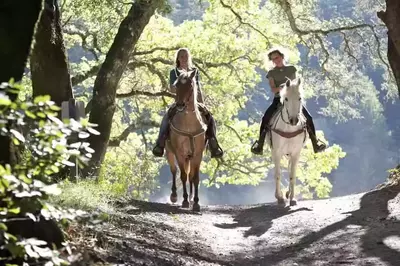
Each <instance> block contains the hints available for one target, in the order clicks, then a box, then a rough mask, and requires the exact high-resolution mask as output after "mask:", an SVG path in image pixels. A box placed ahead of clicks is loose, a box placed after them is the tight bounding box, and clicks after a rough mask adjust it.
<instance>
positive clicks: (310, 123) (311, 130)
mask: <svg viewBox="0 0 400 266" xmlns="http://www.w3.org/2000/svg"><path fill="white" fill-rule="evenodd" d="M306 125H307V131H308V135H309V136H310V140H311V143H312V145H313V149H314V153H318V152H322V151H324V150H325V149H326V144H325V143H321V144H318V141H319V140H318V139H317V135H316V133H315V126H314V122H313V120H312V119H307V121H306Z"/></svg>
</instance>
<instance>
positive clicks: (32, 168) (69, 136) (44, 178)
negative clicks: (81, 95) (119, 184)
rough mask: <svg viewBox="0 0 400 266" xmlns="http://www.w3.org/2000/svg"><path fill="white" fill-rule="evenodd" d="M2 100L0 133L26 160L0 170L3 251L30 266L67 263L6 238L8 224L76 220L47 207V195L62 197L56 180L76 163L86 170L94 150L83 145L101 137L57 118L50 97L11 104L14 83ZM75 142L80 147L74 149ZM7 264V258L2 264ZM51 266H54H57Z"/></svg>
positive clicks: (38, 243)
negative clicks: (40, 262) (44, 262)
mask: <svg viewBox="0 0 400 266" xmlns="http://www.w3.org/2000/svg"><path fill="white" fill-rule="evenodd" d="M1 86H2V89H3V92H2V93H1V94H0V121H1V122H0V127H1V133H2V135H3V136H9V137H10V138H11V139H12V141H13V144H14V145H15V146H22V147H23V148H24V149H25V150H26V151H27V152H26V153H25V154H27V155H28V156H27V157H25V158H24V160H23V161H22V162H21V163H19V164H16V165H13V166H10V165H0V177H1V182H0V192H1V197H2V204H1V207H0V210H1V213H0V219H1V223H0V227H1V238H2V239H4V242H3V243H2V244H3V246H2V248H3V249H5V250H8V251H9V252H10V253H11V254H12V256H13V257H21V258H24V260H27V261H32V260H38V259H45V260H48V261H51V262H52V263H53V264H54V265H60V264H61V263H64V262H65V261H63V260H62V259H60V258H59V253H58V251H53V250H51V249H49V248H47V247H46V245H47V244H48V243H46V242H45V241H42V240H41V239H32V238H29V239H23V238H17V237H16V236H13V235H12V234H11V233H10V232H7V224H8V223H12V222H13V221H15V220H21V219H22V220H24V219H25V220H29V219H31V220H33V221H34V222H40V219H54V220H56V221H63V222H66V219H75V218H77V217H78V216H79V215H80V214H83V213H80V212H75V211H64V210H62V209H59V208H56V207H54V206H51V205H50V204H48V203H47V200H48V197H49V195H57V194H59V193H60V192H61V191H60V189H59V188H58V187H57V184H56V183H55V180H54V177H55V175H57V174H58V173H59V172H60V170H61V169H62V168H63V167H65V166H71V165H74V164H73V163H72V162H71V161H72V160H74V161H75V160H76V161H77V162H78V163H79V165H83V164H84V163H85V162H86V161H87V159H88V158H90V156H91V153H92V152H93V150H92V149H91V148H90V147H89V146H88V144H87V143H85V142H82V141H81V140H79V139H85V138H87V137H88V135H89V134H90V133H94V134H97V133H98V132H97V131H95V130H94V129H93V128H91V125H89V124H88V123H82V124H80V123H78V122H76V121H73V120H70V121H69V123H67V124H64V123H63V122H62V121H60V120H59V119H58V118H57V111H59V110H60V108H59V107H57V106H56V105H55V104H54V102H52V101H50V98H49V97H48V96H40V97H36V98H35V99H34V101H33V102H29V101H21V100H19V99H17V100H16V101H14V102H12V101H11V100H10V99H9V98H8V96H7V95H6V94H5V93H4V91H7V92H8V93H10V94H12V93H18V92H19V91H20V90H21V89H22V88H21V86H19V85H18V84H14V83H13V82H12V81H11V82H10V83H9V84H6V83H3V84H2V85H1ZM73 137H77V139H78V141H75V142H73V143H71V141H70V140H73ZM4 259H7V258H4ZM53 264H52V265H53Z"/></svg>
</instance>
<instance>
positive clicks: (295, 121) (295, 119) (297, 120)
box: [289, 117, 299, 126]
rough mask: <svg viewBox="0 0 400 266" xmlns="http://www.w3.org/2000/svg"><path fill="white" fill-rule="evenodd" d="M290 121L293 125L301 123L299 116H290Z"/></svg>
mask: <svg viewBox="0 0 400 266" xmlns="http://www.w3.org/2000/svg"><path fill="white" fill-rule="evenodd" d="M289 123H290V124H291V125H292V126H296V125H297V124H298V123H299V118H298V117H295V118H289Z"/></svg>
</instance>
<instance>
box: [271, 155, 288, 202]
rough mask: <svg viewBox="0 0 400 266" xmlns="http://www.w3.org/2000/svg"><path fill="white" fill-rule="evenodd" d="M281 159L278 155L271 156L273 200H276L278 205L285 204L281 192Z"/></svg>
mask: <svg viewBox="0 0 400 266" xmlns="http://www.w3.org/2000/svg"><path fill="white" fill-rule="evenodd" d="M281 157H282V156H279V155H278V154H274V153H273V154H272V160H273V161H274V164H275V185H276V188H275V198H276V199H277V200H278V204H285V199H284V198H283V194H282V190H281Z"/></svg>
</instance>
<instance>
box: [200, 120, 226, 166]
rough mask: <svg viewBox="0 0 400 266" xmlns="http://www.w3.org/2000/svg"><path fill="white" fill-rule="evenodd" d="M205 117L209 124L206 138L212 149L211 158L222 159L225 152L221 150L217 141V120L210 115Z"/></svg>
mask: <svg viewBox="0 0 400 266" xmlns="http://www.w3.org/2000/svg"><path fill="white" fill-rule="evenodd" d="M205 116H206V119H207V122H208V124H207V131H206V136H207V139H208V146H209V149H210V153H211V158H221V157H222V156H223V155H224V151H223V150H222V149H221V147H220V146H219V144H218V141H217V137H216V135H217V134H216V133H217V127H216V124H215V120H214V118H213V117H212V115H211V114H210V113H208V114H207V115H205Z"/></svg>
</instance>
